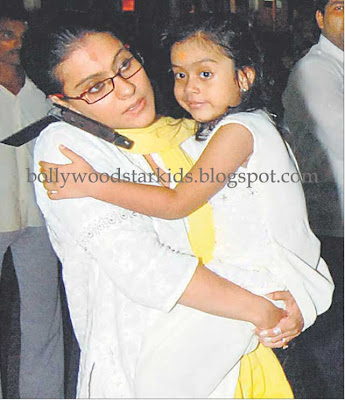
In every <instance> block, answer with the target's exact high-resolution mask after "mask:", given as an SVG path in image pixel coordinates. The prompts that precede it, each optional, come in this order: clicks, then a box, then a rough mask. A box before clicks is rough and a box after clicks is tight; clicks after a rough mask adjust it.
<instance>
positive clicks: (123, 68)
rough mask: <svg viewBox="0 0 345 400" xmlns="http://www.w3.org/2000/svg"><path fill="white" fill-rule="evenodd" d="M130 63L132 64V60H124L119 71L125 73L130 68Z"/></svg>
mask: <svg viewBox="0 0 345 400" xmlns="http://www.w3.org/2000/svg"><path fill="white" fill-rule="evenodd" d="M131 62H132V58H128V59H127V60H125V61H124V62H123V63H122V64H121V67H120V68H119V71H120V72H123V71H126V70H127V69H129V68H130V67H131Z"/></svg>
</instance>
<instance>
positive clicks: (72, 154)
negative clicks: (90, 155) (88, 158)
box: [59, 144, 84, 162]
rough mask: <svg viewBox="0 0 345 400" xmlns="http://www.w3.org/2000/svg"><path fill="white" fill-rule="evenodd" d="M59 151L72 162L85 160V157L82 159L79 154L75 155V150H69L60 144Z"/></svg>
mask: <svg viewBox="0 0 345 400" xmlns="http://www.w3.org/2000/svg"><path fill="white" fill-rule="evenodd" d="M59 150H60V151H61V153H62V154H63V155H64V156H65V157H67V158H68V159H69V160H71V161H72V162H76V161H81V160H84V158H83V157H81V156H80V155H78V154H77V153H75V152H74V151H73V150H71V149H69V148H68V147H66V146H64V145H63V144H60V146H59Z"/></svg>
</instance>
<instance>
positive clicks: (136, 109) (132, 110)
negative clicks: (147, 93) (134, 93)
mask: <svg viewBox="0 0 345 400" xmlns="http://www.w3.org/2000/svg"><path fill="white" fill-rule="evenodd" d="M145 106H146V100H145V99H144V98H142V99H139V100H138V101H136V102H135V103H134V104H132V105H131V106H129V107H128V108H127V110H126V111H125V112H124V114H133V115H136V114H139V113H140V112H141V111H142V110H143V109H144V108H145Z"/></svg>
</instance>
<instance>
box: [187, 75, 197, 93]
mask: <svg viewBox="0 0 345 400" xmlns="http://www.w3.org/2000/svg"><path fill="white" fill-rule="evenodd" d="M185 91H186V92H188V93H199V92H200V87H199V82H198V80H197V79H194V78H189V79H188V81H187V83H186V86H185Z"/></svg>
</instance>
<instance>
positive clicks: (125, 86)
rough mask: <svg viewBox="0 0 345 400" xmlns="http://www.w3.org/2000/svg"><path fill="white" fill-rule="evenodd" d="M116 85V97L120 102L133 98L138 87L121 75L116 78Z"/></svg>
mask: <svg viewBox="0 0 345 400" xmlns="http://www.w3.org/2000/svg"><path fill="white" fill-rule="evenodd" d="M114 84H115V90H114V91H115V93H116V97H117V98H118V99H120V100H124V99H127V98H129V97H131V96H133V94H134V93H135V91H136V86H135V85H134V84H133V83H132V82H130V80H127V79H125V78H122V76H121V75H120V76H117V77H116V78H115V82H114Z"/></svg>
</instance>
